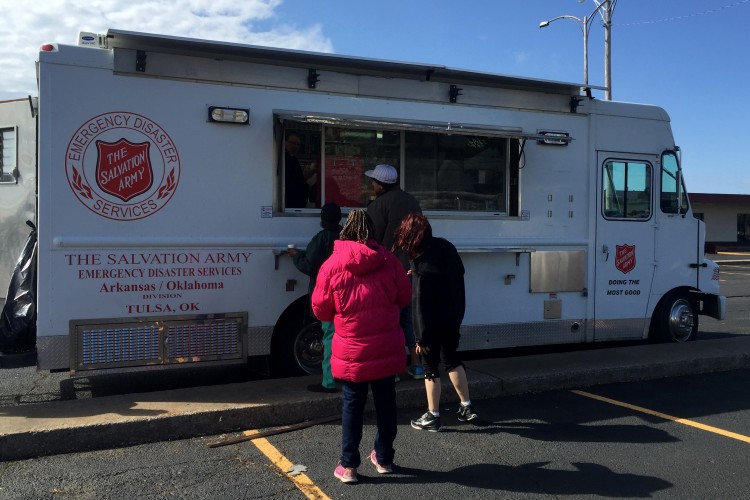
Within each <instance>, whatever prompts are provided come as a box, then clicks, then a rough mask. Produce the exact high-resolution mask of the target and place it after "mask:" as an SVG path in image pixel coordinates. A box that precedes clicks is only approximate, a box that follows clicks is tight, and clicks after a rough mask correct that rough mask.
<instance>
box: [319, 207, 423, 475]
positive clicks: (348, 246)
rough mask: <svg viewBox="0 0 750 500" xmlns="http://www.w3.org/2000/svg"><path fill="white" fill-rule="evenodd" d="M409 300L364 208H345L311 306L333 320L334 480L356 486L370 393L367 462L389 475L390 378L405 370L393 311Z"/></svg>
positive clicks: (392, 430)
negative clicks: (337, 441) (338, 407)
mask: <svg viewBox="0 0 750 500" xmlns="http://www.w3.org/2000/svg"><path fill="white" fill-rule="evenodd" d="M410 302H411V284H410V282H409V278H408V277H407V275H406V271H404V268H403V266H402V265H401V263H400V262H399V261H398V259H397V258H396V257H395V256H394V255H393V254H392V253H391V252H390V251H388V250H387V249H386V248H385V247H383V246H382V245H380V244H378V243H377V242H375V240H373V239H372V223H371V222H370V220H369V217H368V216H367V212H366V211H364V210H352V211H351V212H350V213H349V217H348V219H347V221H346V225H345V226H344V229H343V230H342V231H341V234H340V239H339V240H338V241H336V242H335V243H334V247H333V254H331V257H329V258H328V260H327V261H326V262H325V263H324V264H323V266H322V267H321V268H320V271H319V273H318V279H317V281H316V284H315V290H314V291H313V296H312V308H313V313H314V314H315V316H316V317H317V318H318V319H319V320H321V321H333V324H334V332H335V333H334V336H333V346H332V355H331V370H332V372H333V377H334V378H335V379H337V380H339V381H340V382H341V385H342V390H341V400H342V416H341V428H342V442H341V458H340V461H339V464H338V466H337V467H336V470H335V471H334V475H335V476H336V477H337V478H338V479H340V480H341V481H342V482H345V483H355V482H357V467H359V465H360V463H361V459H360V454H359V444H360V441H361V440H362V426H363V420H364V407H365V403H366V402H367V393H368V389H369V388H371V389H372V397H373V401H374V403H375V413H376V418H377V425H378V432H377V434H376V436H375V443H374V449H373V450H372V452H371V453H370V461H371V462H372V463H373V465H374V466H375V468H376V470H377V471H378V472H379V473H381V474H387V473H390V472H392V465H393V458H394V455H395V450H394V449H393V441H394V440H395V438H396V432H397V426H396V385H395V378H394V376H395V375H396V374H397V373H401V372H402V371H404V369H405V368H406V358H405V354H404V334H403V332H402V331H401V327H400V325H399V314H400V311H401V309H402V308H403V307H404V306H406V305H407V304H409V303H410Z"/></svg>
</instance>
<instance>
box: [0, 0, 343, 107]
mask: <svg viewBox="0 0 750 500" xmlns="http://www.w3.org/2000/svg"><path fill="white" fill-rule="evenodd" d="M3 3H5V4H6V5H3V8H2V11H3V23H2V26H0V75H2V77H1V78H0V100H4V99H15V98H22V97H25V96H26V95H28V94H32V95H36V93H37V90H36V77H35V69H34V61H36V59H37V54H38V51H39V47H40V46H41V45H42V44H43V43H46V42H58V43H68V44H75V43H77V38H78V32H79V31H92V32H95V33H106V32H107V30H108V29H111V28H112V29H119V30H128V31H139V32H145V33H158V34H162V35H172V36H184V37H189V38H203V39H208V40H217V41H224V42H234V43H246V44H251V45H266V46H273V47H284V48H290V49H300V50H309V51H316V52H331V51H333V45H332V43H331V41H330V40H328V39H327V38H326V37H325V36H324V35H323V31H322V27H321V26H320V25H311V26H306V27H303V28H298V27H295V26H290V25H287V24H282V23H281V22H278V23H275V22H274V21H275V20H277V19H276V17H275V9H276V8H277V7H278V6H279V5H280V4H281V3H282V0H242V1H239V2H238V1H237V0H231V1H230V0H129V1H128V2H112V1H111V0H89V1H87V2H85V3H84V2H81V1H79V0H47V1H44V2H33V1H26V2H3ZM259 22H262V23H263V25H264V26H273V27H272V28H271V29H270V30H264V31H260V30H259V29H257V28H256V27H255V26H256V25H257V24H258V23H259Z"/></svg>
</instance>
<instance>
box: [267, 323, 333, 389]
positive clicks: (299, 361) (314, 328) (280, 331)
mask: <svg viewBox="0 0 750 500" xmlns="http://www.w3.org/2000/svg"><path fill="white" fill-rule="evenodd" d="M322 362H323V330H322V328H321V325H320V321H318V320H316V319H315V318H314V317H313V318H311V317H309V316H307V315H306V314H305V313H304V310H303V311H301V312H293V313H291V314H288V315H287V316H286V317H285V318H283V319H282V321H280V322H279V325H278V327H277V328H276V331H275V332H274V337H273V342H272V348H271V374H272V375H273V376H276V377H290V376H297V375H305V374H319V373H321V372H322V369H321V364H322Z"/></svg>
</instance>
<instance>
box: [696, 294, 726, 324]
mask: <svg viewBox="0 0 750 500" xmlns="http://www.w3.org/2000/svg"><path fill="white" fill-rule="evenodd" d="M701 304H702V307H701V310H700V314H703V315H704V316H710V317H712V318H716V319H718V320H719V321H721V320H723V319H725V318H726V316H727V298H726V297H725V296H724V295H710V294H701Z"/></svg>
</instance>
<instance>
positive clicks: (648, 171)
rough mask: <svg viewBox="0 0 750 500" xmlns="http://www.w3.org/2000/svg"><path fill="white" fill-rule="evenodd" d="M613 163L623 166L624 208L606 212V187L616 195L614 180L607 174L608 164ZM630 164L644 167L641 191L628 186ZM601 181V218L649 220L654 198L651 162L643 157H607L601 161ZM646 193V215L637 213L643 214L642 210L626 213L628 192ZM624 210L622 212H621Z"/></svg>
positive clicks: (633, 220) (607, 198) (652, 210)
mask: <svg viewBox="0 0 750 500" xmlns="http://www.w3.org/2000/svg"><path fill="white" fill-rule="evenodd" d="M615 164H623V165H624V167H625V171H624V185H623V189H622V201H623V205H624V208H622V209H620V211H619V212H618V213H617V214H611V213H609V214H608V213H607V210H606V206H607V200H609V197H608V195H607V192H608V191H607V188H608V187H611V188H612V190H614V192H615V195H617V193H618V191H617V188H616V186H615V185H614V181H613V180H612V175H609V174H607V169H608V166H610V165H613V166H614V165H615ZM631 165H642V166H643V167H645V177H644V184H645V185H644V189H643V190H642V191H636V190H630V189H628V188H629V182H628V181H629V180H631V179H632V178H631V177H629V175H628V174H629V172H628V170H629V169H630V166H631ZM601 168H602V182H601V184H600V186H599V189H600V192H601V206H600V211H601V215H602V218H604V219H605V220H612V221H627V222H645V221H648V220H651V218H652V217H653V216H654V200H653V186H654V166H653V164H652V163H651V162H649V161H646V160H644V159H627V158H607V159H606V160H604V162H602V167H601ZM631 192H632V193H637V192H642V193H647V195H646V197H645V198H646V200H647V201H648V206H647V208H648V212H647V215H646V216H643V215H638V214H643V212H642V211H640V212H636V213H635V214H634V215H629V214H628V213H627V211H628V208H629V207H628V204H629V196H628V195H629V194H630V193H631ZM616 199H617V200H618V201H619V200H620V198H619V197H617V196H616ZM623 212H624V213H623Z"/></svg>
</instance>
